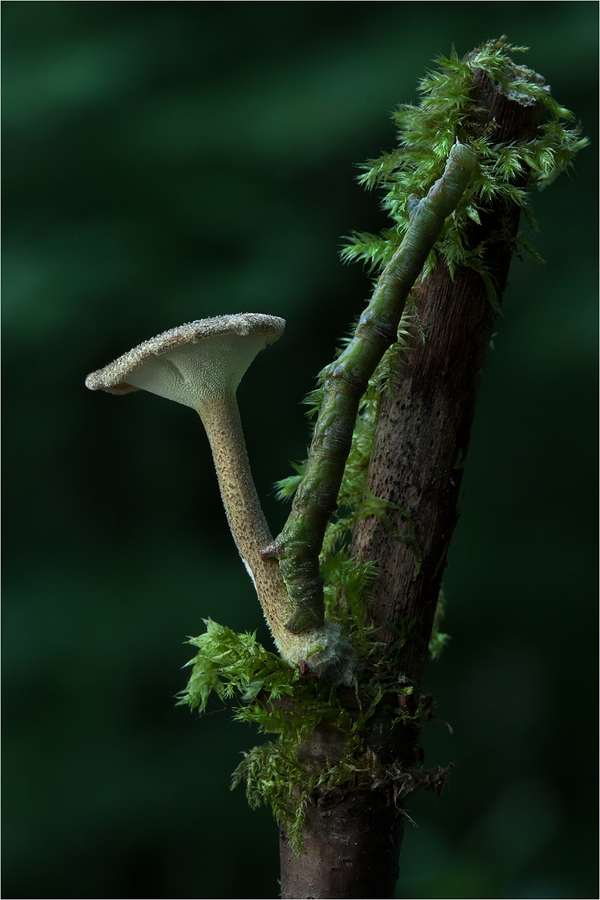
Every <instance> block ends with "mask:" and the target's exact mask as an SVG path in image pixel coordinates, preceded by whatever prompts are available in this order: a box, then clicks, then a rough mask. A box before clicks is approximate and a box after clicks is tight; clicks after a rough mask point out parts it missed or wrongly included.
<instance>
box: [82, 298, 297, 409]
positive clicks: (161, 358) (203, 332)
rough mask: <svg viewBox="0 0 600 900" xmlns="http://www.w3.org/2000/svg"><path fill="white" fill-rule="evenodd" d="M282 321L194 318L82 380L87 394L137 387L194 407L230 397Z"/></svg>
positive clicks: (251, 316) (243, 316) (250, 316)
mask: <svg viewBox="0 0 600 900" xmlns="http://www.w3.org/2000/svg"><path fill="white" fill-rule="evenodd" d="M284 328H285V320H284V319H280V318H278V317H277V316H266V315H262V314H261V313H239V314H237V315H231V316H215V317H214V318H212V319H197V320H196V321H195V322H189V323H188V324H187V325H180V326H179V327H178V328H172V329H171V330H170V331H165V332H163V334H159V335H158V336H157V337H154V338H151V339H150V340H149V341H144V342H143V343H142V344H138V346H137V347H134V348H133V350H130V351H129V352H128V353H124V354H123V356H120V357H119V358H118V359H116V360H115V361H114V362H112V363H110V364H109V365H108V366H105V367H104V368H103V369H98V371H96V372H92V373H91V375H88V377H87V378H86V380H85V384H86V387H88V388H89V389H90V390H91V391H98V390H102V391H108V392H109V393H111V394H127V393H129V392H130V391H137V390H139V389H140V388H141V389H143V390H146V391H150V393H152V394H158V396H159V397H166V398H167V399H168V400H175V402H176V403H181V404H183V405H184V406H190V407H191V408H192V409H198V408H199V406H200V405H201V404H202V402H203V401H205V400H211V399H214V398H215V397H218V396H220V395H223V394H231V393H235V391H236V389H237V386H238V384H239V383H240V381H241V380H242V377H243V375H244V372H245V371H246V369H247V368H248V367H249V366H250V364H251V362H252V360H253V359H254V357H255V356H256V355H257V353H259V352H260V351H261V350H263V349H264V347H266V345H267V344H274V343H275V341H276V340H278V339H279V338H280V337H281V335H282V334H283V330H284Z"/></svg>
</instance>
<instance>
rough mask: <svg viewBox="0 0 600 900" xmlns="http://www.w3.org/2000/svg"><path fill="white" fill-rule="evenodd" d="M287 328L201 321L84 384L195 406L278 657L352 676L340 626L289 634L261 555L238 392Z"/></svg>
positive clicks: (265, 530) (271, 321) (280, 598)
mask: <svg viewBox="0 0 600 900" xmlns="http://www.w3.org/2000/svg"><path fill="white" fill-rule="evenodd" d="M284 328H285V321H284V320H283V319H280V318H277V317H275V316H266V315H260V314H257V313H243V314H239V315H232V316H216V317H215V318H212V319H200V320H197V321H195V322H190V323H189V324H187V325H181V326H180V327H178V328H173V329H171V330H170V331H165V332H164V333H163V334H160V335H158V336H157V337H154V338H152V339H151V340H149V341H144V343H142V344H139V345H138V346H137V347H134V349H133V350H130V351H129V352H128V353H125V354H124V355H123V356H120V357H119V358H118V359H116V360H115V361H114V362H112V363H110V365H108V366H105V367H104V368H103V369H99V370H98V371H97V372H92V374H91V375H88V377H87V378H86V381H85V383H86V387H88V388H89V389H90V390H104V391H108V392H109V393H113V394H126V393H129V392H131V391H136V390H139V389H143V390H146V391H150V393H153V394H158V395H159V396H160V397H166V398H167V399H169V400H174V401H175V402H177V403H181V404H183V405H184V406H189V407H191V408H192V409H195V410H196V411H197V412H198V414H199V415H200V418H201V420H202V423H203V424H204V427H205V429H206V433H207V435H208V440H209V442H210V446H211V450H212V455H213V460H214V464H215V469H216V471H217V478H218V481H219V487H220V490H221V497H222V499H223V505H224V507H225V512H226V515H227V520H228V522H229V527H230V529H231V533H232V535H233V539H234V541H235V543H236V546H237V548H238V550H239V553H240V556H241V558H242V561H243V563H244V565H245V566H246V569H247V571H248V574H249V575H250V577H251V579H252V581H253V583H254V586H255V588H256V592H257V594H258V599H259V601H260V603H261V606H262V609H263V612H264V614H265V618H266V620H267V622H268V624H269V627H270V629H271V633H272V634H273V638H274V640H275V643H276V644H277V647H278V649H279V651H280V653H281V655H282V656H283V658H284V659H285V660H287V661H288V662H290V663H291V664H293V665H298V664H300V663H303V662H304V661H305V660H306V659H307V658H309V657H310V669H311V671H312V672H315V673H317V674H325V673H327V674H328V675H333V677H334V679H335V680H337V681H349V679H350V677H351V674H350V669H349V663H348V662H347V660H348V657H349V647H348V646H347V644H346V642H345V640H344V639H343V637H342V636H341V634H340V630H339V627H338V626H336V625H333V624H332V623H330V622H326V623H325V625H324V626H323V627H321V628H319V629H312V630H310V631H307V632H304V633H303V634H301V635H293V634H291V633H290V632H289V631H288V630H287V629H286V628H285V622H287V621H288V619H289V618H290V617H291V615H292V613H293V604H292V601H291V599H290V598H289V595H288V591H287V588H286V585H285V582H284V581H283V578H282V576H281V573H280V571H279V563H278V562H277V560H275V559H263V557H262V556H261V554H260V551H261V550H262V549H263V548H265V547H267V545H268V544H270V543H271V542H272V537H271V534H270V532H269V527H268V525H267V522H266V519H265V516H264V513H263V511H262V507H261V505H260V501H259V499H258V495H257V493H256V488H255V486H254V481H253V479H252V473H251V471H250V464H249V462H248V454H247V452H246V442H245V440H244V434H243V431H242V424H241V420H240V414H239V410H238V405H237V400H236V396H235V394H236V390H237V387H238V385H239V383H240V381H241V380H242V377H243V375H244V372H245V371H246V369H247V368H248V367H249V366H250V364H251V362H252V360H253V359H254V357H255V356H256V355H257V354H258V353H259V352H260V351H261V350H262V349H263V348H264V347H265V346H266V345H267V344H273V343H275V341H276V340H278V339H279V338H280V337H281V335H282V334H283V330H284ZM318 647H320V648H322V649H316V648H318ZM315 649H316V652H315Z"/></svg>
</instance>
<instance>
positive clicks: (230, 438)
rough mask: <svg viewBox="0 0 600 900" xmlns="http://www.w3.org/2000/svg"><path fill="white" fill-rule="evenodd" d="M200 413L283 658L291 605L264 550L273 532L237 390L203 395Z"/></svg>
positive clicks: (232, 522)
mask: <svg viewBox="0 0 600 900" xmlns="http://www.w3.org/2000/svg"><path fill="white" fill-rule="evenodd" d="M198 413H199V415H200V418H201V419H202V423H203V425H204V427H205V429H206V433H207V435H208V440H209V443H210V448H211V451H212V455H213V460H214V464H215V469H216V472H217V478H218V481H219V488H220V491H221V498H222V500H223V506H224V507H225V513H226V515H227V521H228V522H229V527H230V529H231V534H232V535H233V539H234V541H235V544H236V546H237V548H238V551H239V554H240V556H241V558H242V562H243V563H244V565H245V567H246V570H247V572H248V574H249V575H250V577H251V579H252V581H253V583H254V587H255V588H256V593H257V595H258V599H259V601H260V604H261V606H262V609H263V612H264V615H265V618H266V620H267V623H268V625H269V627H270V629H271V632H272V634H273V637H274V639H275V642H276V644H277V646H278V647H279V649H280V651H281V652H282V655H283V656H284V657H285V656H286V653H285V650H286V646H287V644H288V643H289V639H290V637H291V636H290V635H289V632H287V631H286V629H285V628H284V623H285V621H286V619H287V618H288V617H289V616H290V615H291V613H292V610H293V607H292V604H291V602H290V600H289V598H288V593H287V588H286V586H285V582H284V581H283V578H282V576H281V573H280V572H279V566H278V563H277V560H275V559H263V557H262V556H261V554H260V550H261V549H262V548H263V547H266V546H267V544H269V543H270V542H271V540H272V537H271V533H270V531H269V526H268V525H267V520H266V519H265V515H264V513H263V510H262V507H261V504H260V500H259V499H258V495H257V493H256V487H255V485H254V479H253V478H252V472H251V470H250V463H249V461H248V453H247V450H246V441H245V439H244V433H243V430H242V423H241V419H240V413H239V409H238V405H237V400H236V398H235V396H234V395H222V396H219V397H217V398H215V399H213V400H205V401H204V402H203V404H202V406H201V407H200V409H199V410H198Z"/></svg>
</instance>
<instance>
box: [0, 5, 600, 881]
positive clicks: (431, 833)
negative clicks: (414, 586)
mask: <svg viewBox="0 0 600 900" xmlns="http://www.w3.org/2000/svg"><path fill="white" fill-rule="evenodd" d="M3 19H4V23H3V24H4V56H3V69H4V73H3V74H4V81H3V84H4V107H3V111H4V399H5V410H4V531H3V534H4V722H5V725H4V794H5V797H4V800H5V816H4V892H3V895H4V896H5V897H7V898H31V897H42V898H71V897H72V898H82V897H83V898H97V897H100V898H101V897H106V898H109V897H110V898H113V897H114V898H130V897H131V898H135V897H140V898H150V897H159V898H161V897H162V898H169V897H170V898H200V897H219V898H231V897H265V896H266V897H274V896H276V895H277V891H278V887H277V875H278V863H277V829H276V826H275V824H274V823H273V821H272V820H271V817H270V813H269V812H267V811H266V810H261V811H259V812H251V811H250V810H249V809H248V808H247V806H246V802H245V798H244V794H243V791H242V789H238V790H237V791H235V792H234V793H229V791H228V785H229V775H230V773H231V771H232V770H233V769H234V768H235V766H236V765H237V763H238V761H239V760H240V752H241V751H242V750H244V749H249V748H250V747H251V746H252V745H253V744H254V743H255V742H256V740H255V736H254V734H252V733H251V732H250V731H249V730H248V728H247V727H246V726H243V725H235V724H232V723H231V720H230V715H229V713H228V712H227V711H226V710H225V709H223V708H222V707H221V704H219V703H218V702H216V701H215V702H213V703H211V706H210V714H209V715H207V716H205V717H204V718H203V719H201V720H199V719H198V718H197V717H196V716H192V715H190V713H189V712H188V711H187V710H186V709H183V708H175V706H174V695H175V694H176V692H177V691H178V690H180V689H181V688H182V687H183V686H184V683H185V679H186V673H185V671H181V667H182V666H183V664H184V663H185V662H186V661H187V660H188V659H189V658H190V656H191V654H192V650H191V648H189V647H186V646H184V644H183V641H184V639H185V637H186V635H189V634H197V633H199V632H200V631H202V628H203V626H202V618H203V617H207V616H210V617H212V618H214V619H216V620H217V621H218V622H221V623H223V624H227V625H229V626H231V627H233V628H235V629H238V630H242V629H254V628H255V627H257V626H258V627H259V633H260V634H261V635H262V636H263V637H264V639H265V641H268V636H267V634H266V631H265V628H264V626H263V625H262V624H261V616H260V613H259V609H258V605H257V603H256V600H255V598H254V592H253V590H252V587H251V585H250V583H249V581H248V579H247V577H246V574H245V572H244V570H243V567H242V565H241V563H240V562H239V559H238V557H237V554H236V551H235V548H234V546H233V544H232V542H231V540H230V537H229V533H228V531H227V529H226V524H225V520H224V515H223V513H222V509H221V506H220V501H219V497H218V491H217V486H216V482H215V477H214V473H213V470H212V464H211V461H210V457H209V451H208V447H207V442H206V439H205V436H204V434H203V431H202V429H201V426H200V423H199V422H198V421H197V419H196V418H195V417H194V415H193V413H192V412H191V411H188V410H186V409H184V408H183V407H177V406H175V405H174V404H169V403H166V402H165V401H162V400H159V399H157V398H155V397H152V396H150V395H142V394H140V395H138V396H133V397H128V398H123V399H118V398H115V397H110V396H109V395H101V394H91V393H89V392H87V391H86V390H85V388H84V385H83V382H84V378H85V375H86V374H87V372H89V371H91V370H93V369H96V368H98V367H100V366H102V365H104V364H105V363H107V362H109V361H110V360H111V359H113V358H114V357H115V356H117V355H119V354H120V353H122V352H124V351H125V350H127V349H129V347H131V346H133V345H134V344H136V343H138V342H139V341H141V340H143V339H146V338H149V337H151V336H152V335H153V334H156V333H158V332H160V331H162V330H164V329H165V328H169V327H172V326H175V325H178V324H180V323H182V322H186V321H189V320H191V319H194V318H202V317H205V316H211V315H215V314H221V313H229V312H238V311H254V312H264V313H271V314H276V315H281V316H283V317H284V318H286V319H287V322H288V325H287V332H286V335H285V336H284V338H283V339H282V340H281V341H280V342H279V343H278V344H277V345H275V346H274V347H272V348H269V349H268V351H267V352H265V353H264V354H262V355H261V356H260V357H259V358H258V359H257V361H256V362H255V364H254V366H253V368H252V369H251V371H250V372H249V374H248V376H247V377H246V378H245V380H244V382H243V383H242V386H241V388H240V391H239V397H240V405H241V409H242V416H243V419H244V421H245V424H246V426H247V432H248V444H249V452H250V457H251V460H252V464H253V468H254V471H255V476H256V481H257V485H258V489H259V493H260V494H261V496H262V497H263V498H264V503H265V509H266V512H267V516H268V518H269V521H270V522H271V525H272V528H273V530H274V531H277V530H278V529H279V527H280V526H281V525H282V523H283V521H284V518H285V515H286V511H285V508H284V507H283V506H281V505H280V504H278V503H277V502H276V501H275V500H274V498H273V496H272V492H271V485H272V483H273V481H275V480H276V479H277V478H280V477H282V476H284V475H286V474H288V472H289V471H290V470H289V466H288V460H290V459H299V458H302V457H303V456H304V454H305V448H306V444H307V442H308V438H309V432H308V428H307V424H306V421H305V420H304V418H303V411H302V408H301V407H300V405H299V403H300V400H301V399H302V397H303V396H304V394H305V393H306V392H307V391H309V390H310V389H311V388H312V387H313V383H314V376H315V374H316V372H317V370H318V369H319V368H321V367H322V366H323V365H325V364H326V363H327V362H328V361H329V360H330V359H331V357H332V354H333V351H334V347H335V343H336V339H337V338H338V337H339V336H340V335H341V334H342V333H344V331H345V330H346V327H347V324H348V323H349V322H350V321H351V320H352V319H353V318H354V317H355V316H356V315H357V314H358V312H359V311H360V310H361V308H362V306H363V303H364V299H365V297H366V296H367V293H368V278H367V277H366V275H365V273H364V272H362V270H361V268H360V266H358V265H354V266H342V265H341V264H340V262H339V258H338V251H339V249H340V245H341V236H342V235H344V234H348V233H349V232H350V231H351V230H352V229H359V230H379V228H381V227H382V226H384V225H385V224H386V221H385V218H384V216H383V214H382V213H381V212H380V210H379V209H378V202H377V196H376V195H368V194H366V193H365V192H364V191H363V190H362V189H361V188H360V187H359V186H358V185H357V184H356V181H355V176H356V173H357V170H356V168H354V165H353V164H355V163H359V162H362V161H363V160H364V159H366V158H367V157H370V156H371V157H372V156H375V155H378V154H379V152H380V151H382V150H385V149H391V148H392V146H393V142H394V132H393V128H392V125H391V123H390V121H389V112H390V111H391V109H392V108H393V107H394V105H395V104H397V103H398V102H415V101H417V100H418V95H417V92H416V82H417V79H418V78H419V77H421V76H422V75H423V74H424V72H425V70H426V68H427V67H428V66H429V65H430V64H431V60H432V58H433V57H434V56H435V55H436V54H438V53H449V52H450V48H451V45H452V44H453V43H454V45H455V46H456V49H457V51H458V52H459V54H461V55H462V54H464V53H466V52H468V51H469V50H470V49H472V48H473V47H474V46H476V45H477V44H479V43H481V42H482V41H483V40H485V39H486V38H489V37H498V36H499V35H501V34H502V33H506V34H507V35H508V37H509V39H510V40H511V41H512V42H513V43H515V44H526V45H528V46H530V47H531V51H530V53H529V54H528V55H527V57H525V58H523V60H524V62H525V63H526V64H527V65H529V66H531V67H533V68H535V69H536V70H537V71H538V72H540V73H541V74H543V75H544V76H545V77H546V79H547V81H548V82H549V83H550V84H551V85H552V88H553V92H554V95H555V96H556V98H557V99H558V100H559V101H560V102H561V103H562V104H564V105H566V106H567V107H569V108H571V109H573V110H574V111H575V112H576V114H577V115H578V117H581V119H582V120H583V123H584V128H585V131H586V133H587V134H588V135H590V136H591V137H592V138H593V145H592V146H591V147H590V148H588V149H587V150H585V151H583V152H582V153H581V154H580V156H579V157H578V160H577V164H576V170H575V171H574V172H573V173H572V174H571V176H570V177H568V176H562V177H561V178H560V180H559V181H557V182H556V183H555V184H554V185H553V186H552V187H551V188H549V189H548V190H547V191H545V192H543V193H542V194H539V195H537V196H535V197H534V200H533V202H534V207H535V212H536V215H537V217H538V220H539V223H540V227H541V234H540V235H539V236H538V237H536V238H535V245H536V247H537V249H538V251H539V252H540V253H541V254H542V256H544V258H545V259H546V260H547V262H546V265H545V266H543V267H540V266H538V265H536V264H535V263H534V262H532V261H530V260H526V261H524V262H523V263H520V262H519V261H515V263H514V267H513V270H512V272H511V276H510V285H509V287H508V290H507V295H506V301H505V314H506V318H505V320H504V321H500V322H499V323H498V327H497V335H496V338H495V344H496V350H495V352H494V353H491V354H490V357H489V360H488V363H487V367H486V372H485V377H484V383H483V388H482V393H481V400H480V405H479V409H478V413H477V419H476V422H475V428H474V434H473V440H472V444H471V449H470V453H469V463H468V467H467V470H466V475H465V480H464V483H463V484H464V490H463V498H462V516H461V520H460V523H459V526H458V529H457V532H456V536H455V540H454V543H453V546H452V549H451V553H450V566H449V569H448V571H447V577H446V580H445V584H446V589H447V592H448V596H449V611H448V616H447V621H446V625H447V630H448V631H449V632H450V633H451V635H452V642H451V645H450V649H449V650H448V652H447V653H446V655H445V656H444V657H443V658H442V660H441V661H440V662H439V663H438V664H435V665H433V664H432V665H431V666H430V667H429V671H428V675H427V685H426V687H427V688H428V689H429V690H431V691H432V692H433V693H434V694H435V696H436V697H437V699H438V709H439V714H440V716H441V717H442V718H443V719H446V720H448V721H449V722H450V723H451V724H452V726H453V728H454V734H453V735H452V736H450V735H449V734H448V732H447V731H446V730H445V729H443V728H442V727H440V726H436V725H435V724H431V725H429V726H428V728H427V730H426V733H425V735H424V746H425V750H426V760H427V762H428V763H431V764H434V763H438V762H439V763H446V762H447V761H449V760H453V761H454V762H455V763H456V768H455V769H454V771H453V773H452V776H451V779H450V784H449V787H448V789H447V790H446V792H445V793H444V795H443V797H442V799H441V800H440V801H437V800H436V799H435V798H434V797H433V796H429V795H424V796H421V797H418V798H416V799H414V800H413V801H411V802H410V804H409V807H410V813H411V815H412V817H413V818H414V819H415V820H416V822H417V824H418V828H417V829H414V828H411V827H408V829H407V832H408V833H407V837H406V841H405V847H404V849H403V855H402V878H401V881H400V885H399V889H398V891H399V892H398V896H399V897H458V898H469V897H474V898H488V897H490V898H491V897H542V898H548V897H565V898H575V897H595V896H597V888H596V864H595V856H596V846H597V838H596V816H595V806H596V784H595V781H596V778H595V773H596V761H595V759H596V757H595V750H596V742H595V734H596V701H595V698H596V682H597V674H596V672H597V670H596V633H597V631H596V566H595V557H596V548H597V533H596V512H595V505H596V502H595V501H596V449H595V448H596V434H597V429H596V363H597V360H596V355H597V354H596V335H597V282H596V268H597V266H596V248H597V231H596V196H597V152H596V151H597V146H596V143H595V136H596V124H597V122H596V120H597V77H596V73H597V5H596V4H595V3H468V4H467V3H393V2H392V3H343V2H342V3H278V2H275V3H195V2H190V3H178V2H175V3H163V2H158V3H145V2H140V3H128V2H125V3H105V2H98V3H83V2H65V3H56V2H47V3H45V2H43V3H42V2H7V3H4V4H3Z"/></svg>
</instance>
